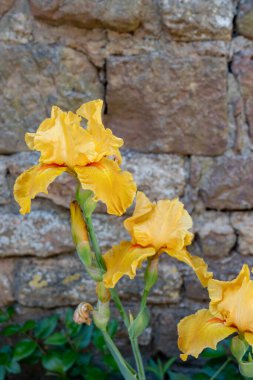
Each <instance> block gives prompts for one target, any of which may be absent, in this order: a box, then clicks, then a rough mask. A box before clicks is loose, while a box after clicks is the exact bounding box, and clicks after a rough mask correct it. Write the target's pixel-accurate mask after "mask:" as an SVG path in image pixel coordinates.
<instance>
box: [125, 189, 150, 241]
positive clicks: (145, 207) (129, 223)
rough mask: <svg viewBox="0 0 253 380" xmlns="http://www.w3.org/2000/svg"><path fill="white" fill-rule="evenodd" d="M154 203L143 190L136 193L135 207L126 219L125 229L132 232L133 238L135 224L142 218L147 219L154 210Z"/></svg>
mask: <svg viewBox="0 0 253 380" xmlns="http://www.w3.org/2000/svg"><path fill="white" fill-rule="evenodd" d="M153 207H154V205H153V203H152V202H150V200H149V199H148V197H146V195H145V194H144V193H143V192H142V191H138V192H137V195H136V202H135V209H134V212H133V215H132V216H130V217H129V218H127V219H126V220H125V221H124V226H125V229H126V230H127V231H128V232H129V233H130V235H131V236H132V238H133V228H134V225H135V224H136V223H138V222H141V221H142V220H144V221H145V220H146V218H147V214H148V213H149V212H150V211H152V210H153Z"/></svg>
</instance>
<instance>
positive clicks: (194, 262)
mask: <svg viewBox="0 0 253 380" xmlns="http://www.w3.org/2000/svg"><path fill="white" fill-rule="evenodd" d="M161 251H163V252H166V253H168V255H170V256H172V257H174V258H175V259H177V260H179V261H182V262H183V263H185V264H187V265H189V266H190V267H191V268H192V269H193V270H194V272H195V274H196V276H197V277H198V279H199V281H200V282H201V284H202V286H204V287H207V285H208V282H209V281H210V279H211V278H212V277H213V273H212V272H208V266H207V264H206V263H205V261H204V260H203V259H202V258H201V257H198V256H192V255H191V254H190V253H189V252H187V250H186V249H182V250H181V251H173V250H170V249H161Z"/></svg>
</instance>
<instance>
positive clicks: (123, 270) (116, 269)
mask: <svg viewBox="0 0 253 380" xmlns="http://www.w3.org/2000/svg"><path fill="white" fill-rule="evenodd" d="M153 255H155V249H154V248H152V247H147V248H142V247H140V246H135V245H132V244H131V243H130V242H127V241H123V242H122V243H120V244H119V245H115V246H113V247H112V248H111V249H110V250H109V251H108V252H106V253H105V254H104V256H103V258H104V261H105V265H106V269H107V271H106V273H105V274H104V278H103V281H104V284H105V286H106V287H107V288H114V286H115V285H116V284H117V282H118V281H119V280H120V279H121V277H122V276H124V275H127V276H129V277H130V278H131V279H133V278H134V277H135V275H136V270H137V269H138V268H140V266H141V264H142V262H143V261H144V260H145V259H147V258H148V257H150V256H153Z"/></svg>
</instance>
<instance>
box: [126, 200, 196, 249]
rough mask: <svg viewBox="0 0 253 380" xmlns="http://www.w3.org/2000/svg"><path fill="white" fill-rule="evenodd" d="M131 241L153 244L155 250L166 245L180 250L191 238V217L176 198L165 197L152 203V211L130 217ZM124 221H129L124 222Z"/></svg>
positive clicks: (145, 244) (140, 243)
mask: <svg viewBox="0 0 253 380" xmlns="http://www.w3.org/2000/svg"><path fill="white" fill-rule="evenodd" d="M132 222H133V226H132V230H131V234H132V238H133V241H134V242H135V243H136V244H139V245H141V246H143V247H146V246H148V245H153V246H154V247H155V248H156V249H157V250H159V249H160V248H162V247H166V248H168V249H171V250H181V249H182V248H183V247H184V246H185V245H186V244H189V242H191V240H192V236H193V235H192V233H191V232H189V231H188V229H189V228H191V227H192V219H191V217H190V215H189V214H188V212H187V211H186V210H185V209H184V205H183V203H181V202H179V200H178V199H173V200H172V201H170V200H168V199H166V200H161V201H158V202H157V204H153V205H152V211H151V212H149V213H147V214H144V215H143V216H142V217H140V218H135V219H134V220H133V219H132ZM126 223H129V221H128V222H126Z"/></svg>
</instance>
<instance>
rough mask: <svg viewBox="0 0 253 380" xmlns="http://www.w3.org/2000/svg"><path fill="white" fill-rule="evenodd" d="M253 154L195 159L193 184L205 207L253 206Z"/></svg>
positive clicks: (193, 160)
mask: <svg viewBox="0 0 253 380" xmlns="http://www.w3.org/2000/svg"><path fill="white" fill-rule="evenodd" d="M252 170H253V156H251V155H246V156H224V157H220V158H217V159H210V158H201V159H200V158H197V157H193V158H192V165H191V177H192V180H191V182H192V185H193V186H194V187H196V188H198V192H199V195H200V197H201V198H202V200H203V201H204V204H205V206H206V207H208V208H210V209H217V210H247V209H251V208H252V207H253V198H252V186H253V178H252Z"/></svg>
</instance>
